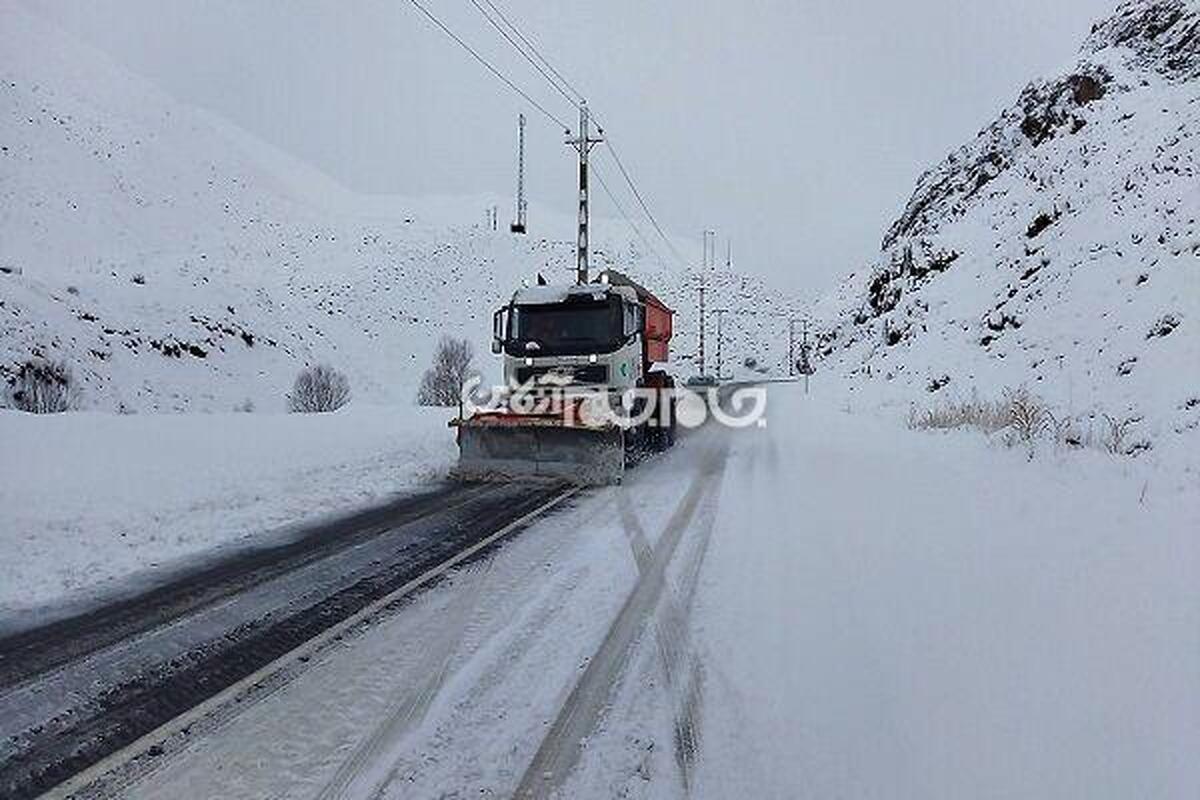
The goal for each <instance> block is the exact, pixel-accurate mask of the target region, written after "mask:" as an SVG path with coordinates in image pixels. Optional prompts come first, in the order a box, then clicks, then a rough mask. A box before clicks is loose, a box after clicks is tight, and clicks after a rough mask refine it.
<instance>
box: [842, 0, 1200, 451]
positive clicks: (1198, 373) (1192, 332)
mask: <svg viewBox="0 0 1200 800" xmlns="http://www.w3.org/2000/svg"><path fill="white" fill-rule="evenodd" d="M1198 218H1200V4H1197V3H1196V2H1195V0H1186V2H1185V1H1184V0H1133V2H1125V3H1123V4H1122V5H1121V6H1119V8H1118V9H1117V10H1116V12H1115V13H1114V15H1113V16H1112V17H1111V18H1109V19H1107V20H1104V21H1103V22H1100V23H1098V24H1097V25H1095V26H1094V28H1093V30H1092V33H1091V35H1090V36H1089V37H1088V38H1087V40H1086V42H1085V43H1084V45H1083V48H1082V52H1081V55H1080V58H1079V61H1078V63H1076V64H1075V65H1073V66H1072V67H1070V68H1069V69H1067V70H1065V71H1064V72H1063V73H1062V74H1061V75H1058V76H1055V77H1053V78H1049V79H1046V80H1040V81H1036V82H1034V83H1032V84H1030V85H1029V86H1028V87H1027V88H1026V89H1025V90H1024V91H1023V92H1021V94H1020V97H1019V98H1018V100H1017V102H1016V103H1014V104H1013V105H1012V106H1010V107H1009V108H1007V109H1005V110H1004V111H1003V112H1002V113H1001V115H1000V117H999V118H998V119H997V120H996V121H995V122H993V123H992V124H991V125H989V126H987V127H986V128H984V129H983V130H982V131H981V132H980V133H979V134H978V135H977V136H976V137H975V138H974V139H973V140H972V141H970V142H968V143H967V144H965V145H964V146H963V147H961V148H959V149H958V150H957V151H955V152H953V153H951V154H950V155H949V156H948V157H947V158H946V159H945V161H943V162H942V163H941V164H939V165H937V166H936V167H934V168H933V169H931V170H930V171H928V172H927V173H925V175H923V176H922V177H921V179H920V180H919V182H918V184H917V188H916V191H915V192H914V194H913V196H912V199H911V200H909V202H908V205H907V206H906V207H905V209H904V211H903V213H902V214H901V216H900V217H899V219H898V220H897V221H896V222H895V224H894V225H892V227H891V229H890V230H888V232H887V234H886V236H885V237H884V240H883V251H882V254H881V256H880V259H879V261H878V262H877V263H875V264H873V265H871V266H870V267H868V268H867V269H865V270H862V271H859V272H858V273H856V274H855V275H852V276H851V277H850V278H849V279H848V280H847V281H846V282H844V283H843V284H842V285H841V286H840V287H839V288H838V289H837V290H836V291H835V292H833V293H832V294H831V295H830V296H828V297H826V298H824V300H823V301H822V306H821V312H822V315H823V317H824V318H825V319H826V321H827V328H826V330H825V331H824V332H823V335H822V340H821V350H822V356H823V357H824V359H825V363H826V366H831V365H832V366H835V367H836V368H838V369H839V370H841V371H843V372H845V373H847V374H854V375H859V376H869V377H870V378H872V379H877V380H881V381H888V382H890V384H889V387H890V390H891V391H892V392H893V394H894V396H895V397H897V398H904V399H906V400H914V399H915V400H917V401H920V402H923V403H924V402H932V401H931V399H930V397H929V395H926V394H925V393H926V391H929V392H940V393H944V394H955V393H958V394H962V395H966V394H969V393H970V392H971V391H972V390H973V389H978V390H979V391H980V392H981V393H983V394H986V395H991V396H996V395H998V394H999V393H1000V391H1001V389H1002V388H1003V387H1017V386H1020V385H1025V386H1026V387H1027V388H1028V389H1030V390H1031V391H1034V392H1036V393H1037V394H1038V395H1040V396H1041V397H1043V398H1044V399H1045V400H1046V401H1048V402H1049V403H1051V404H1053V405H1054V407H1055V410H1056V411H1057V412H1058V413H1060V414H1062V413H1070V414H1089V413H1109V414H1111V415H1114V416H1120V417H1122V418H1126V417H1142V418H1143V419H1142V420H1141V422H1139V423H1137V426H1138V431H1139V437H1141V438H1143V439H1144V440H1146V441H1149V442H1150V443H1151V444H1152V445H1153V446H1155V447H1157V446H1159V445H1166V446H1167V447H1171V448H1174V447H1180V448H1182V449H1185V450H1186V449H1191V450H1195V449H1196V448H1197V447H1200V436H1197V429H1200V219H1198ZM938 396H939V397H940V396H941V395H938ZM922 398H924V399H923V400H922ZM1188 442H1190V444H1188ZM1190 463H1192V464H1193V465H1195V464H1196V460H1195V459H1194V458H1192V459H1191V460H1190Z"/></svg>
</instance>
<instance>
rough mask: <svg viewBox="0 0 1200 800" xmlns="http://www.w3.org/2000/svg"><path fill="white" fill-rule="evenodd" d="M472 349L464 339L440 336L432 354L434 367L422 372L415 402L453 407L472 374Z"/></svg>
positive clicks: (473, 353) (473, 354) (473, 352)
mask: <svg viewBox="0 0 1200 800" xmlns="http://www.w3.org/2000/svg"><path fill="white" fill-rule="evenodd" d="M474 357H475V351H474V348H472V347H471V343H470V342H469V341H467V340H466V339H455V338H452V337H450V336H443V337H442V340H441V341H440V342H438V346H437V351H436V352H435V353H434V354H433V366H431V367H430V368H429V369H427V370H426V371H425V374H424V376H422V378H421V386H420V388H419V389H418V390H417V403H419V404H420V405H423V406H455V405H458V401H459V399H460V397H461V395H462V387H463V384H464V383H466V381H467V379H468V378H469V377H470V376H471V360H472V359H473V358H474Z"/></svg>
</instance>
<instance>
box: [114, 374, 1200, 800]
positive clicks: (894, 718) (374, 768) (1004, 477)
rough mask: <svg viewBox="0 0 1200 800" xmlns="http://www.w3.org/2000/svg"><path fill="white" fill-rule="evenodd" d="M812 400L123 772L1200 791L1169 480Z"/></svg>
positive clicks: (672, 793) (640, 485) (662, 473)
mask: <svg viewBox="0 0 1200 800" xmlns="http://www.w3.org/2000/svg"><path fill="white" fill-rule="evenodd" d="M817 388H818V391H817V392H816V393H814V394H813V395H812V396H809V397H805V396H804V395H803V394H801V393H800V392H799V391H797V390H796V388H795V387H790V386H789V387H773V389H772V392H771V397H770V404H769V408H768V425H767V427H766V428H763V429H753V428H752V429H747V430H744V431H727V430H724V429H721V428H718V427H716V426H709V427H708V428H706V429H704V430H702V431H700V432H697V433H694V434H692V435H691V436H688V437H686V438H685V439H684V440H683V441H682V442H681V444H680V446H679V447H677V448H676V450H675V451H673V452H672V453H670V454H668V455H667V456H666V457H664V458H663V459H662V460H660V461H656V462H650V463H649V464H647V465H646V466H645V467H643V468H639V469H638V470H635V471H634V472H632V473H631V474H630V476H629V478H628V480H627V482H626V484H625V485H624V486H622V487H615V488H609V489H604V490H599V491H595V492H593V493H592V494H591V495H590V496H588V497H586V498H584V499H582V500H580V501H579V502H577V503H576V504H575V505H574V506H573V507H572V508H570V509H568V510H565V511H563V512H562V513H559V514H556V515H554V516H553V517H551V518H548V519H546V520H545V521H543V522H541V523H538V524H535V525H534V526H533V527H531V528H530V529H529V530H527V531H525V532H524V533H523V534H521V535H520V536H519V537H518V538H516V539H514V540H512V541H511V542H509V543H508V544H507V545H506V546H505V547H503V548H502V549H501V550H499V551H498V552H497V553H496V554H495V555H494V556H492V557H491V558H489V559H487V560H484V561H479V562H475V563H473V564H472V565H471V566H469V567H467V568H464V569H463V570H461V571H460V572H459V573H457V574H456V575H455V576H454V577H453V578H452V579H451V580H449V581H447V582H446V583H444V584H442V585H440V586H438V587H437V588H435V589H433V590H431V591H428V592H426V593H424V594H423V595H421V596H420V597H418V598H417V599H416V600H415V601H414V602H413V603H411V604H409V605H407V606H405V607H403V608H401V609H400V610H399V611H397V612H396V613H394V614H392V615H390V616H387V617H386V618H383V619H380V620H378V621H377V622H376V624H374V625H372V626H371V627H370V628H368V629H367V630H365V631H363V632H361V633H360V634H359V635H357V636H355V637H353V638H350V639H348V640H347V641H346V642H345V643H344V645H343V646H342V647H339V648H334V649H331V650H328V651H326V652H325V653H324V654H323V655H322V656H321V657H320V658H318V659H314V661H313V663H311V664H310V665H309V666H308V668H307V669H306V670H304V671H303V672H301V673H300V674H299V675H297V676H296V677H295V679H294V680H292V681H291V682H290V683H289V684H287V685H286V686H283V687H281V688H280V689H278V690H277V691H275V692H273V693H271V694H269V695H267V696H265V697H263V698H262V699H260V700H259V701H258V702H257V703H254V704H253V705H250V706H249V707H248V708H246V709H245V710H244V711H243V712H241V713H240V714H238V715H237V716H234V717H232V718H229V719H227V720H224V721H223V722H222V723H221V724H220V725H219V726H218V727H217V728H215V729H214V730H209V731H207V732H204V731H198V732H197V733H196V735H195V736H194V737H193V738H192V739H191V740H190V741H189V742H187V743H186V744H185V745H184V746H183V747H181V748H179V749H178V750H177V751H176V752H173V753H168V754H167V757H165V758H162V759H159V761H158V763H155V764H153V765H152V767H151V768H149V769H148V770H147V771H146V772H145V773H144V774H142V775H140V776H139V777H138V780H137V782H136V783H133V784H130V785H128V786H126V787H124V791H125V792H127V793H128V795H130V796H135V797H139V798H159V797H161V798H172V800H173V798H175V797H178V796H179V795H180V792H181V787H186V789H185V794H186V795H187V796H196V797H201V796H202V797H218V796H219V797H226V798H233V797H265V796H288V797H335V796H342V797H385V798H401V797H402V798H425V797H430V798H432V797H454V796H458V797H465V796H472V797H479V796H482V797H493V796H498V797H507V796H511V795H512V794H513V793H514V791H516V789H517V788H518V786H523V787H524V788H526V789H531V791H532V792H533V793H534V794H535V796H536V795H538V794H542V793H549V794H557V795H558V796H562V797H616V796H623V797H653V798H659V797H662V798H666V797H680V796H685V795H691V796H695V797H705V798H723V797H779V798H785V797H786V798H791V797H804V796H811V797H830V796H842V797H856V798H857V797H889V798H897V797H904V798H931V797H932V798H937V797H946V798H949V797H964V796H967V797H980V796H985V797H1055V798H1060V797H1080V798H1084V797H1086V798H1097V797H1114V798H1116V797H1162V798H1175V797H1193V796H1197V795H1198V794H1200V765H1198V764H1197V762H1196V761H1195V759H1193V758H1191V755H1192V754H1193V753H1194V752H1195V751H1196V750H1197V748H1200V691H1198V690H1197V688H1196V676H1197V675H1200V588H1198V587H1200V580H1197V579H1198V578H1200V540H1198V539H1197V534H1196V531H1197V530H1200V491H1197V487H1195V486H1194V485H1193V484H1192V483H1189V482H1188V481H1189V480H1193V481H1194V479H1192V478H1184V477H1181V476H1180V475H1179V474H1177V473H1175V472H1172V471H1171V470H1170V469H1169V468H1168V467H1166V466H1163V465H1157V466H1156V465H1151V464H1149V463H1146V464H1141V463H1137V462H1131V461H1128V460H1122V461H1117V460H1112V459H1109V458H1107V457H1103V456H1100V455H1098V454H1095V453H1075V452H1071V453H1066V452H1057V451H1052V450H1046V451H1044V452H1040V453H1038V454H1037V455H1036V457H1034V458H1033V459H1032V460H1029V459H1028V457H1027V454H1026V453H1025V452H1023V451H1020V450H1008V449H1004V448H1002V447H999V446H996V445H992V444H989V443H987V442H986V441H984V440H983V439H982V438H980V437H978V436H976V435H973V434H969V433H963V434H953V435H930V434H921V433H914V432H909V431H905V430H903V428H902V425H901V423H900V417H901V416H902V415H901V414H899V413H886V412H864V411H861V410H859V409H858V408H855V406H860V405H862V404H861V401H854V403H853V404H851V403H850V402H848V401H847V399H846V397H847V396H846V395H845V394H843V393H841V392H840V391H834V390H832V389H830V390H826V391H827V392H828V393H827V394H822V393H821V391H820V389H821V388H822V387H821V386H820V385H819V384H818V385H817ZM848 412H853V413H848ZM702 474H704V475H707V476H708V477H706V478H705V479H703V480H701V479H700V478H699V477H698V476H700V475H702ZM697 487H698V488H697ZM675 535H678V540H677V542H676V543H672V542H671V538H672V537H674V536H675ZM664 554H665V555H664ZM668 557H669V560H667V559H668ZM656 558H662V559H663V567H662V568H663V573H662V574H663V576H664V577H665V580H664V581H662V582H661V585H660V586H659V587H658V588H657V589H656V590H654V591H650V590H648V589H647V588H646V587H648V586H651V587H653V584H654V582H655V574H656V571H657V567H656V566H655V559H656ZM631 606H632V607H633V608H634V609H635V611H634V612H630V611H628V609H629V608H630V607H631ZM626 638H627V639H628V641H627V642H622V641H620V640H622V639H626ZM614 639H616V640H617V643H616V644H615V645H613V644H610V643H612V642H613V641H614ZM599 661H603V662H604V665H603V669H601V668H599V667H596V666H594V665H595V664H597V662H599ZM531 764H537V765H539V766H537V767H536V768H535V769H534V771H533V772H532V773H531V771H530V765H531ZM543 765H548V766H543ZM564 765H565V772H564V771H563V769H564Z"/></svg>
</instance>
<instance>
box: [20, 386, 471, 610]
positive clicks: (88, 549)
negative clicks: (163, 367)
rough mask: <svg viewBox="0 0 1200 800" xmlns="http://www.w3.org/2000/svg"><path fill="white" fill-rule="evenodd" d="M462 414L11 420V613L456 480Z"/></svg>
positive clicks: (410, 410)
mask: <svg viewBox="0 0 1200 800" xmlns="http://www.w3.org/2000/svg"><path fill="white" fill-rule="evenodd" d="M448 418H449V412H447V411H446V410H441V409H418V408H414V407H404V406H395V407H391V406H372V405H362V404H351V405H350V406H348V407H346V408H344V409H342V410H341V411H338V412H336V413H333V414H234V413H224V414H137V415H119V414H107V413H99V412H84V413H72V414H58V415H47V416H34V415H29V414H21V413H18V412H13V411H3V410H0V443H3V444H2V455H0V612H3V613H5V614H8V613H10V612H11V613H13V614H14V616H16V615H17V613H16V612H28V611H29V610H31V609H34V608H36V607H38V606H43V605H46V604H60V603H63V602H67V601H77V600H83V599H86V598H88V597H90V596H93V595H95V594H96V593H100V592H106V591H109V590H112V589H115V588H119V586H120V584H121V583H122V581H123V580H125V579H126V578H128V576H131V575H136V574H138V573H143V577H145V574H144V573H145V571H149V572H150V573H151V574H152V573H154V572H155V571H165V569H166V568H168V567H171V566H175V565H177V564H178V563H179V562H180V561H181V560H182V559H186V558H188V557H193V556H196V555H198V554H210V553H212V552H213V551H214V550H216V549H219V548H224V547H230V546H238V545H245V544H250V543H254V542H261V541H263V538H264V536H265V535H268V532H269V531H271V530H273V529H277V528H279V527H280V526H286V525H291V524H293V523H297V522H300V521H303V520H311V519H313V518H315V517H319V516H322V515H326V514H330V513H334V512H339V513H340V512H345V511H347V510H349V509H350V508H351V507H353V506H356V505H362V504H366V503H370V502H372V501H374V500H378V499H379V498H381V497H383V496H386V495H387V494H389V493H392V492H396V491H398V490H401V489H404V488H405V487H409V486H412V485H414V484H416V483H418V482H421V481H423V480H427V479H428V478H429V477H431V476H434V475H437V474H439V473H441V472H444V470H445V468H446V466H447V465H448V464H449V463H450V461H451V459H452V457H453V455H454V439H453V436H452V435H451V434H450V432H449V431H448V430H447V428H446V420H447V419H448Z"/></svg>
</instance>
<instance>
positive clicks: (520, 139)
mask: <svg viewBox="0 0 1200 800" xmlns="http://www.w3.org/2000/svg"><path fill="white" fill-rule="evenodd" d="M509 230H511V231H512V232H513V233H524V232H525V115H524V114H519V115H518V116H517V221H516V222H514V223H513V224H512V226H511V227H510V228H509Z"/></svg>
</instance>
